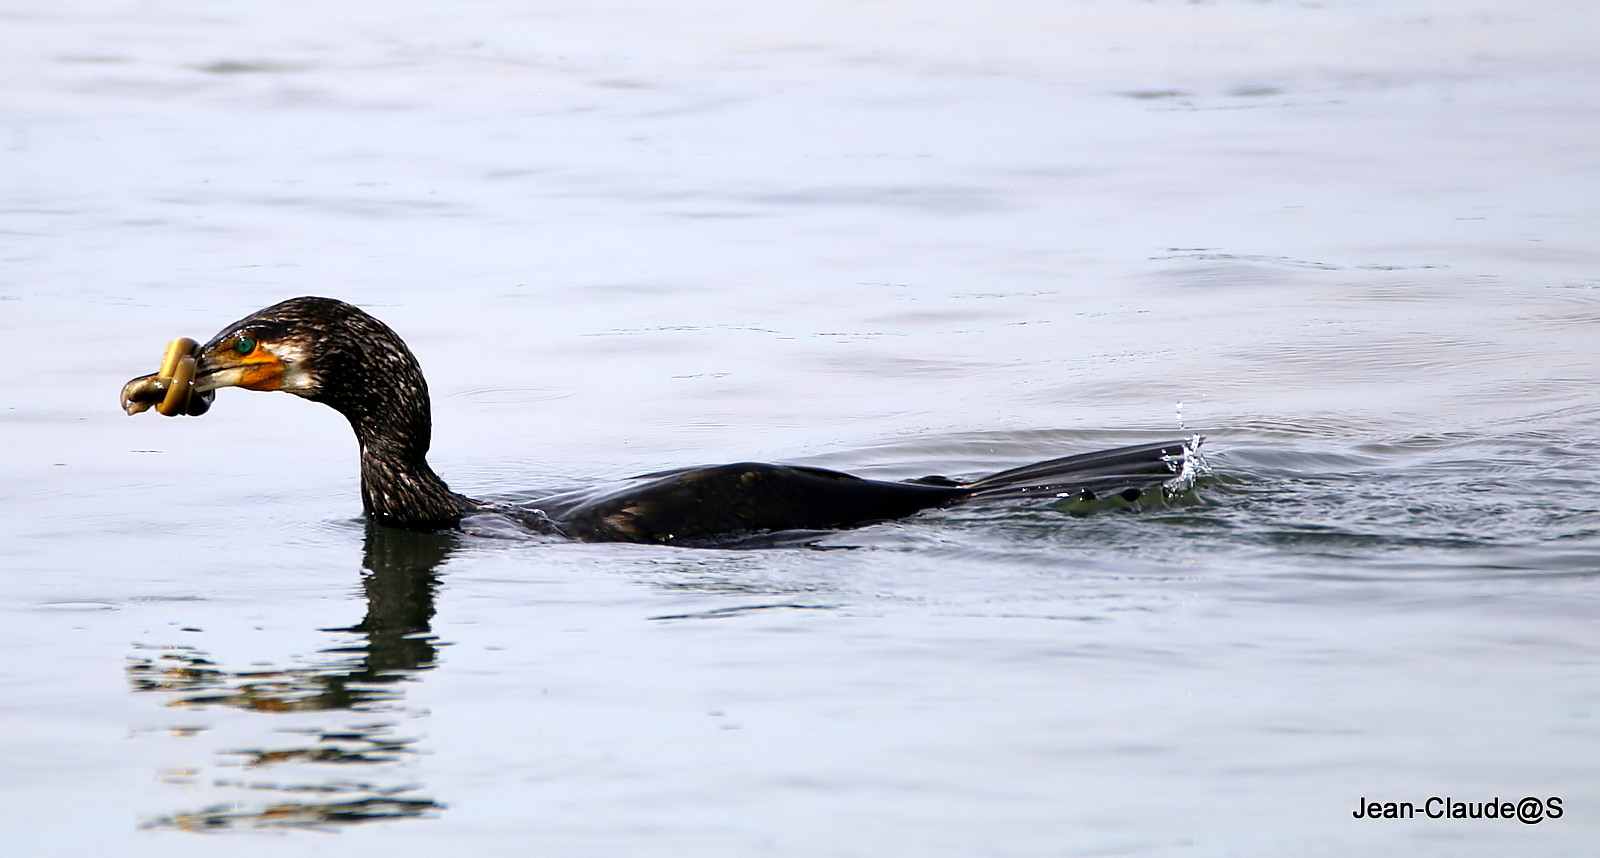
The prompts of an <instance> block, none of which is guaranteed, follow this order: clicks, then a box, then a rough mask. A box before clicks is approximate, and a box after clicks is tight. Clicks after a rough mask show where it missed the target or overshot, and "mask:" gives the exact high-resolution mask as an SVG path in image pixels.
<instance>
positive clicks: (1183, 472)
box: [962, 435, 1208, 503]
mask: <svg viewBox="0 0 1600 858" xmlns="http://www.w3.org/2000/svg"><path fill="white" fill-rule="evenodd" d="M1202 440H1203V439H1202V438H1201V437H1200V436H1198V435H1196V436H1194V437H1193V438H1190V439H1189V440H1187V441H1166V442H1162V443H1159V444H1138V445H1135V446H1132V447H1118V448H1116V449H1114V450H1101V451H1099V452H1097V453H1080V454H1078V455H1076V456H1064V457H1062V458H1060V459H1050V460H1049V461H1045V462H1038V463H1035V464H1032V465H1024V466H1023V467H1020V468H1012V469H1011V470H1009V471H1001V472H999V473H997V474H990V475H989V476H987V477H983V478H981V479H977V480H973V481H972V482H969V483H964V484H963V485H962V487H963V488H965V489H967V490H968V491H970V492H971V494H970V495H969V496H968V499H969V500H977V501H987V500H1011V499H1016V498H1037V497H1057V498H1061V499H1062V500H1063V501H1064V502H1068V503H1070V502H1073V501H1096V500H1109V499H1113V498H1120V499H1121V500H1124V501H1136V500H1139V499H1140V498H1142V497H1145V496H1146V494H1147V493H1149V492H1151V491H1158V492H1159V497H1160V498H1162V499H1165V498H1168V497H1171V496H1172V495H1174V494H1181V493H1183V492H1186V491H1188V490H1189V489H1190V487H1191V486H1193V484H1194V480H1195V479H1196V477H1198V476H1200V475H1203V474H1205V473H1208V471H1207V470H1206V467H1205V460H1204V459H1203V458H1202V457H1201V456H1200V443H1201V441H1202Z"/></svg>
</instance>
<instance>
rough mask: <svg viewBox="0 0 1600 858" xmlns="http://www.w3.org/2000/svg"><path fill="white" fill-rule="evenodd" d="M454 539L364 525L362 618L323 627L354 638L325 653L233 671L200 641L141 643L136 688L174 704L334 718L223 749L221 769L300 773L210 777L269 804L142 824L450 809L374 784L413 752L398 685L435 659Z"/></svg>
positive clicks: (293, 823)
mask: <svg viewBox="0 0 1600 858" xmlns="http://www.w3.org/2000/svg"><path fill="white" fill-rule="evenodd" d="M458 536H459V535H457V534H451V533H417V532H411V531H402V530H393V529H389V528H385V527H380V526H377V525H374V524H371V523H369V524H368V525H367V532H366V540H365V558H364V562H363V565H364V566H365V569H366V571H365V574H364V575H363V581H362V583H363V587H364V589H365V593H366V599H367V613H366V617H365V618H363V619H362V621H361V622H360V623H358V624H357V625H355V626H352V627H350V628H344V629H325V630H324V631H328V632H334V633H340V634H347V635H354V636H355V640H354V641H353V642H350V643H345V644H342V645H340V646H335V647H329V648H327V649H324V650H321V651H320V652H319V653H318V654H317V657H316V658H315V659H313V663H311V664H308V665H303V666H295V667H285V668H273V667H262V666H259V665H257V666H252V667H251V668H249V669H246V670H237V671H235V670H228V669H225V668H223V667H219V666H218V665H217V664H216V663H215V662H213V660H212V659H210V658H209V657H208V656H207V654H206V653H205V652H203V651H201V650H200V649H197V648H194V647H186V646H163V647H143V646H142V647H140V648H139V649H140V652H139V653H138V654H136V655H134V656H133V657H132V658H130V660H129V664H128V668H127V672H128V678H129V680H130V681H131V682H132V684H133V689H134V690H135V691H137V692H149V693H157V694H163V695H166V696H167V697H168V698H169V702H168V704H167V705H169V706H173V707H181V708H185V709H195V708H200V707H208V706H226V707H230V708H233V709H240V710H246V711H252V712H260V713H300V714H301V715H312V716H314V715H315V714H316V713H325V714H327V715H328V716H329V718H328V721H327V722H324V723H321V724H316V725H313V726H308V727H301V726H297V727H292V728H286V729H279V730H276V731H274V732H275V733H278V734H281V735H286V736H293V737H295V739H294V741H292V742H290V743H288V744H287V745H286V746H283V747H273V748H241V749H232V750H226V751H222V752H220V756H221V757H223V758H224V759H223V761H222V762H221V763H219V764H220V765H224V766H232V767H238V768H242V769H243V770H244V771H245V772H248V773H251V774H256V773H260V774H262V775H263V776H264V775H266V773H267V772H269V771H270V772H272V773H273V774H274V775H277V776H280V777H281V776H284V775H292V776H297V777H298V778H299V782H296V783H288V782H285V781H280V780H273V781H266V780H261V781H257V780H244V779H239V780H227V779H218V780H216V781H214V782H213V784H212V785H213V786H214V787H217V788H219V789H223V790H238V791H242V792H243V793H245V795H247V796H255V795H259V794H261V793H271V794H274V795H273V800H269V801H267V802H262V803H256V802H254V801H246V800H240V801H236V802H228V803H223V804H215V805H211V806H208V807H205V808H203V809H200V810H193V811H182V812H177V813H173V814H171V815H167V816H161V817H157V818H154V819H150V820H147V821H145V822H144V823H143V824H142V827H144V828H176V829H181V830H191V831H223V830H230V829H237V828H255V829H259V828H335V827H340V826H344V825H350V824H354V823H359V822H372V821H378V820H395V819H407V818H419V817H429V816H433V815H436V814H437V813H438V812H440V811H442V810H443V809H444V807H445V805H443V804H441V803H440V802H438V801H436V800H434V799H432V798H429V797H426V796H425V795H424V792H425V790H424V788H423V787H422V786H421V785H419V784H415V783H404V782H399V783H380V782H378V781H379V780H380V779H382V778H383V777H384V776H385V775H389V776H391V777H392V776H394V775H400V774H405V772H404V768H405V763H406V762H407V761H409V760H411V759H413V758H414V757H415V756H416V754H417V753H418V750H417V740H416V739H415V738H412V737H407V736H403V735H400V734H399V733H398V732H397V731H398V730H399V728H400V727H401V724H400V717H399V716H405V717H408V718H411V717H414V713H407V712H406V710H405V707H404V704H403V697H404V690H403V683H405V682H408V681H411V680H413V679H415V678H416V677H417V675H418V674H419V673H421V672H422V671H425V670H428V669H431V668H432V667H433V666H434V664H435V663H436V660H437V657H438V650H437V648H438V646H439V645H440V644H439V642H438V640H437V638H435V637H434V635H433V634H432V633H431V630H430V623H431V622H432V620H433V610H434V608H433V603H434V592H435V590H436V589H437V588H438V583H439V582H438V575H437V571H436V570H437V569H438V567H439V565H440V564H441V563H443V562H444V560H445V558H446V557H448V556H449V554H450V552H451V551H452V550H453V549H454V548H455V547H456V544H457V540H458ZM352 716H356V717H355V718H352ZM191 732H196V731H191ZM291 766H292V767H294V768H288V767H291Z"/></svg>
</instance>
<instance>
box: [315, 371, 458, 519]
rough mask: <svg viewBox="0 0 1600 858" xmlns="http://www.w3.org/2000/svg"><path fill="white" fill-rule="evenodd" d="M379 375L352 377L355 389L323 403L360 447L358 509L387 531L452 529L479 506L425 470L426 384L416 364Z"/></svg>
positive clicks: (428, 435)
mask: <svg viewBox="0 0 1600 858" xmlns="http://www.w3.org/2000/svg"><path fill="white" fill-rule="evenodd" d="M402 348H403V347H402ZM405 357H406V358H410V354H409V353H405ZM383 369H384V370H385V371H383V372H375V373H366V372H363V373H359V374H357V375H354V376H352V377H351V378H350V379H349V381H351V382H355V383H353V384H349V385H347V386H346V387H345V389H344V390H342V391H340V393H339V395H334V396H331V397H325V398H324V401H325V402H327V404H329V405H331V406H333V407H334V409H336V410H337V411H339V412H340V413H342V414H343V415H344V416H345V418H346V419H348V420H349V421H350V428H351V429H353V430H354V431H355V435H356V441H357V442H358V443H359V444H360V445H361V501H362V506H363V507H364V508H365V509H366V512H367V515H368V516H370V517H372V518H373V519H374V520H375V521H377V522H378V523H379V524H383V525H386V526H389V527H400V528H405V529H408V530H443V529H448V528H453V527H456V526H458V525H459V524H460V523H461V517H462V516H463V515H464V514H466V513H467V512H469V511H471V510H472V509H473V508H475V507H476V506H477V504H476V502H475V501H473V500H472V499H470V498H468V497H465V496H463V495H459V494H456V493H455V492H453V491H451V490H450V486H448V485H446V484H445V481H444V480H442V479H440V478H439V475H438V474H436V473H434V471H433V468H432V467H431V466H429V465H428V447H429V445H430V443H431V439H432V434H433V419H432V415H431V411H430V408H429V404H428V385H427V382H426V381H424V380H423V378H422V372H421V370H420V369H418V368H417V367H416V363H415V360H414V359H412V360H406V361H403V362H401V363H400V364H399V365H390V366H386V367H384V368H383Z"/></svg>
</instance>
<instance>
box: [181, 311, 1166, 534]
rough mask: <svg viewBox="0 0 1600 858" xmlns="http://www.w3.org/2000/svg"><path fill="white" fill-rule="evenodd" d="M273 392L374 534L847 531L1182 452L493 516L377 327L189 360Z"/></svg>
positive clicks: (708, 470) (207, 376)
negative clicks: (346, 430) (324, 417)
mask: <svg viewBox="0 0 1600 858" xmlns="http://www.w3.org/2000/svg"><path fill="white" fill-rule="evenodd" d="M230 386H231V387H244V388H248V389H252V390H282V391H286V392H289V393H294V394H296V395H299V396H303V397H305V398H307V399H310V400H313V401H316V402H322V403H325V404H327V405H328V406H330V407H331V408H333V409H334V410H336V411H338V412H339V413H341V414H343V415H344V416H345V417H346V419H348V420H349V421H350V427H351V428H352V429H353V430H354V431H355V434H356V440H357V441H358V442H360V445H361V499H362V504H363V506H364V508H365V509H366V511H367V514H368V515H370V516H371V517H372V518H374V519H375V520H376V521H378V522H379V523H381V524H385V525H388V526H391V527H399V528H407V529H412V530H438V529H447V528H453V527H457V526H459V525H460V523H461V520H462V518H463V517H465V516H467V515H470V514H472V513H474V512H477V511H486V510H495V511H499V512H502V513H505V514H507V515H511V516H512V517H514V518H517V519H518V520H520V521H522V522H523V523H524V524H526V525H528V526H530V527H532V528H535V529H537V530H541V531H544V532H547V533H553V534H558V535H562V536H566V537H570V538H573V539H581V540H586V541H596V542H599V541H625V542H714V541H717V540H719V539H727V538H730V537H737V536H740V535H744V534H750V533H758V532H763V531H784V530H818V529H832V528H841V527H851V526H854V525H859V524H865V523H868V522H873V521H883V520H886V519H893V518H900V517H902V516H907V515H910V514H912V513H915V512H917V511H919V510H923V509H929V508H932V507H941V506H949V505H952V504H956V503H961V502H965V501H972V500H1003V499H1014V498H1027V497H1047V498H1052V499H1053V498H1057V497H1095V496H1104V495H1107V494H1112V493H1119V492H1120V493H1126V494H1127V495H1128V496H1130V497H1136V496H1137V495H1138V494H1139V493H1141V492H1142V491H1145V490H1149V489H1154V488H1157V487H1160V486H1161V485H1162V484H1163V483H1165V482H1166V481H1168V480H1170V479H1171V478H1172V477H1173V475H1174V473H1175V472H1176V471H1177V470H1178V469H1179V466H1180V464H1181V463H1182V462H1183V460H1184V458H1185V456H1187V455H1189V452H1190V451H1189V450H1188V449H1187V448H1186V447H1185V445H1184V443H1183V442H1181V441H1173V442H1168V443H1162V444H1145V445H1140V446H1135V447H1124V448H1120V449H1116V450H1107V451H1104V452H1100V453H1089V454H1085V455H1079V456H1069V457H1066V458H1062V459H1052V460H1050V461H1047V462H1040V463H1038V464H1033V465H1028V466H1025V467H1022V468H1016V469H1013V470H1010V471H1003V472H1001V473H998V474H993V475H990V476H988V477H984V478H982V479H978V480H973V481H969V482H960V481H956V480H951V479H948V478H945V477H927V478H923V479H921V480H911V481H907V482H887V481H881V480H867V479H862V478H859V477H854V476H851V475H849V474H844V473H840V472H837V471H829V470H824V469H821V468H806V467H796V466H788V465H767V464H756V463H739V464H732V465H717V466H711V467H698V468H685V469H681V470H675V471H665V472H662V473H656V474H647V475H645V476H642V477H638V478H635V479H633V480H631V481H628V482H627V483H625V484H623V485H621V486H619V487H613V488H609V489H605V490H600V491H594V492H582V493H573V494H567V495H560V496H556V497H552V498H547V499H545V500H543V501H541V502H539V503H537V504H534V505H532V506H529V507H503V506H496V505H493V504H487V503H484V502H481V501H476V500H473V499H471V498H468V497H466V496H464V495H460V494H457V493H456V492H453V491H451V490H450V487H449V486H447V485H446V484H445V482H444V481H443V480H442V479H440V478H439V476H438V475H437V474H435V473H434V472H433V469H432V468H431V467H429V465H428V461H427V454H428V445H429V442H430V438H431V434H432V418H431V412H430V406H429V399H428V385H427V382H426V381H424V380H423V377H422V370H421V368H420V367H419V366H418V365H417V361H416V358H414V357H413V356H412V354H411V351H410V350H409V349H407V348H406V345H405V343H404V342H402V341H401V339H400V338H399V337H398V336H397V335H395V333H394V331H392V330H391V329H390V328H389V327H388V326H387V325H385V324H384V323H382V322H380V321H378V320H377V319H375V318H373V317H372V316H370V315H368V314H367V313H365V312H363V311H362V310H360V309H357V308H356V307H353V306H351V305H349V304H346V303H344V302H341V301H336V300H333V299H331V298H293V299H291V300H288V301H284V302H282V303H280V304H275V305H273V306H271V307H268V308H266V309H264V310H261V311H259V312H256V313H253V314H251V315H249V316H247V317H245V318H243V319H240V320H239V321H237V322H235V323H233V324H232V325H229V326H228V327H226V328H224V329H223V330H222V332H221V333H219V334H217V335H216V336H215V337H213V338H212V339H211V341H210V342H208V343H206V344H205V345H204V346H203V347H201V349H200V353H199V358H198V365H197V372H196V376H195V381H194V389H195V391H197V392H206V391H211V390H215V389H217V388H221V387H230Z"/></svg>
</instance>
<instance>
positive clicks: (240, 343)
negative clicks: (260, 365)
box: [233, 337, 256, 355]
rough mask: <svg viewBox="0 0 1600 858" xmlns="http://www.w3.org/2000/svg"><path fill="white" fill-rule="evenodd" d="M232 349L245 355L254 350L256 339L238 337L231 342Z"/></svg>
mask: <svg viewBox="0 0 1600 858" xmlns="http://www.w3.org/2000/svg"><path fill="white" fill-rule="evenodd" d="M233 350H234V351H236V352H238V353H239V354H242V355H247V354H249V353H251V352H253V351H255V350H256V341H255V340H253V339H251V338H249V337H240V338H239V339H237V340H235V341H234V343H233Z"/></svg>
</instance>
